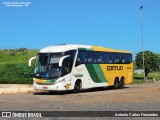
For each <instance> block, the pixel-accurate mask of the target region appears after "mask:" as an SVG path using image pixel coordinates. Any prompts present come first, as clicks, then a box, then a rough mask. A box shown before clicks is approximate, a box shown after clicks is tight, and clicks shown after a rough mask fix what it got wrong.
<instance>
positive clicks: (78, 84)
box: [73, 79, 82, 93]
mask: <svg viewBox="0 0 160 120" xmlns="http://www.w3.org/2000/svg"><path fill="white" fill-rule="evenodd" d="M81 88H82V81H81V79H77V80H76V82H75V84H74V89H73V91H74V93H79V92H80V90H81Z"/></svg>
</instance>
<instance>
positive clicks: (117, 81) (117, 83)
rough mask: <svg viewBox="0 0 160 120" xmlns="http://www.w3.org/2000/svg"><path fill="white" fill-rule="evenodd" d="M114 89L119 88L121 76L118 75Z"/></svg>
mask: <svg viewBox="0 0 160 120" xmlns="http://www.w3.org/2000/svg"><path fill="white" fill-rule="evenodd" d="M113 87H114V89H118V88H119V77H116V78H115V79H114V86H113Z"/></svg>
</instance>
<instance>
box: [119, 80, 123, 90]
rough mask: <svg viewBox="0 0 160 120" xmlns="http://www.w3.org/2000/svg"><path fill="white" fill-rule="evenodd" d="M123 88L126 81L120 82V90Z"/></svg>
mask: <svg viewBox="0 0 160 120" xmlns="http://www.w3.org/2000/svg"><path fill="white" fill-rule="evenodd" d="M123 87H124V81H123V80H120V82H119V88H120V89H122V88H123Z"/></svg>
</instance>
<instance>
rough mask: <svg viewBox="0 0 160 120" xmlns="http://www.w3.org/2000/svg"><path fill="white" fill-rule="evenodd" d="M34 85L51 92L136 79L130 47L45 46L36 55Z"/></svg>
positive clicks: (36, 87) (115, 84)
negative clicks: (117, 48)
mask: <svg viewBox="0 0 160 120" xmlns="http://www.w3.org/2000/svg"><path fill="white" fill-rule="evenodd" d="M33 59H36V63H35V70H34V77H33V86H34V89H35V90H47V91H49V92H54V91H65V90H74V92H76V93H78V92H80V90H81V89H88V88H95V87H105V86H113V87H114V88H115V89H117V88H123V86H124V85H125V84H130V83H132V78H133V62H132V54H131V52H130V51H124V50H114V49H110V48H104V47H100V46H89V45H55V46H49V47H46V48H43V49H41V50H40V51H39V53H38V54H37V56H36V57H32V58H31V59H30V60H29V66H31V61H32V60H33Z"/></svg>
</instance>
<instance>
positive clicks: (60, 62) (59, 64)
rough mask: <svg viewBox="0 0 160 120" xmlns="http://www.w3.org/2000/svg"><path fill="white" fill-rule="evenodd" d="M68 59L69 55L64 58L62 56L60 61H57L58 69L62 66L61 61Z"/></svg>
mask: <svg viewBox="0 0 160 120" xmlns="http://www.w3.org/2000/svg"><path fill="white" fill-rule="evenodd" d="M68 57H70V55H66V56H63V57H61V58H60V60H59V67H61V66H62V63H63V60H64V59H66V58H68Z"/></svg>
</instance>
